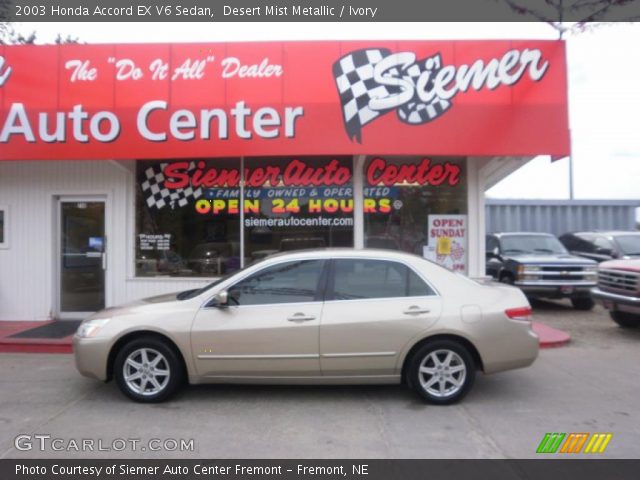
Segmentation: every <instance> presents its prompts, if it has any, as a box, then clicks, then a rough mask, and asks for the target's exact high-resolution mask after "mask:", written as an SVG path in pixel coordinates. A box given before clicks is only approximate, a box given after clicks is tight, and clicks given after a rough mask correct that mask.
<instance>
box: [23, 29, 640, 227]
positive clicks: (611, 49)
mask: <svg viewBox="0 0 640 480" xmlns="http://www.w3.org/2000/svg"><path fill="white" fill-rule="evenodd" d="M15 26H16V28H17V29H18V30H19V31H23V32H29V31H33V30H35V31H36V32H37V35H38V40H39V41H42V42H45V41H52V40H53V39H54V38H55V36H56V34H57V33H62V34H63V35H66V34H70V35H73V36H77V37H79V38H80V40H81V41H83V42H86V43H118V42H133V43H138V42H196V41H197V42H202V41H205V42H206V41H211V42H219V41H229V42H235V41H260V40H271V41H273V40H370V39H378V38H380V39H390V40H437V39H522V38H525V39H527V38H528V39H555V38H557V33H556V31H555V30H554V29H552V28H551V27H550V26H549V25H547V24H544V23H526V22H518V23H426V22H415V23H309V22H305V23H295V22H287V23H271V22H270V23H267V22H265V23H80V22H78V23H62V22H59V23H35V22H34V23H27V24H15ZM638 46H640V23H634V24H630V23H620V24H615V25H603V26H599V27H597V28H594V29H592V30H590V31H587V32H583V33H580V34H572V35H569V36H568V37H567V56H568V59H567V62H568V71H569V117H570V119H569V124H570V128H571V138H572V152H573V155H572V158H573V171H574V174H573V180H574V194H575V198H577V199H634V200H635V199H637V200H639V201H640V48H639V47H638ZM487 196H488V197H492V198H519V199H535V198H545V199H567V198H569V159H563V160H559V161H556V162H551V161H550V160H549V158H548V157H546V156H543V157H538V158H536V159H534V160H532V161H531V162H529V163H528V164H527V165H525V166H524V167H522V168H520V169H519V170H518V171H516V172H515V173H513V174H512V175H510V176H509V177H507V178H506V179H504V180H502V181H501V182H500V183H498V184H497V185H495V186H494V187H493V188H491V189H490V190H489V191H487ZM638 212H639V215H640V209H639V210H638Z"/></svg>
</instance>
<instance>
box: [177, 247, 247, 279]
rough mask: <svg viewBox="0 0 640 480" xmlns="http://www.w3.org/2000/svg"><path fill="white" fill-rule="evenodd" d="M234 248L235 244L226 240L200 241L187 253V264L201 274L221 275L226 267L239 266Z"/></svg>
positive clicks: (232, 268) (238, 259) (235, 268)
mask: <svg viewBox="0 0 640 480" xmlns="http://www.w3.org/2000/svg"><path fill="white" fill-rule="evenodd" d="M236 250H237V248H236V246H235V245H234V244H233V243H228V242H215V243H214V242H209V243H200V244H198V245H196V247H195V248H194V249H193V251H192V252H191V254H190V255H189V259H188V260H187V266H188V267H189V268H190V269H192V270H193V271H194V272H196V273H199V274H202V275H210V276H217V275H222V274H224V273H226V272H227V269H229V270H237V269H238V268H239V267H240V258H239V257H238V256H237V255H235V254H234V253H235V251H236Z"/></svg>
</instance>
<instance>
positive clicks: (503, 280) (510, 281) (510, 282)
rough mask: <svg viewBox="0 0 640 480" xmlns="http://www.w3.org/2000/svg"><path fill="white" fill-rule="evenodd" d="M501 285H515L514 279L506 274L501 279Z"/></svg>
mask: <svg viewBox="0 0 640 480" xmlns="http://www.w3.org/2000/svg"><path fill="white" fill-rule="evenodd" d="M500 283H506V284H507V285H513V277H512V276H511V275H509V274H504V275H502V276H501V277H500Z"/></svg>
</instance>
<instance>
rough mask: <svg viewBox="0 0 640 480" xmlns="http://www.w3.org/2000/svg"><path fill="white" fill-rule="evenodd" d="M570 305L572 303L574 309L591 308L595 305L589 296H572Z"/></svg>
mask: <svg viewBox="0 0 640 480" xmlns="http://www.w3.org/2000/svg"><path fill="white" fill-rule="evenodd" d="M571 305H573V308H575V309H576V310H585V311H587V310H592V309H593V307H594V306H595V303H594V301H593V300H592V299H590V298H584V297H583V298H572V299H571Z"/></svg>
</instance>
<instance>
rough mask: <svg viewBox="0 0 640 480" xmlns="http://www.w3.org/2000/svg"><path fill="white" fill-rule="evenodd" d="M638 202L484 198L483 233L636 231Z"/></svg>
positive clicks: (639, 205)
mask: <svg viewBox="0 0 640 480" xmlns="http://www.w3.org/2000/svg"><path fill="white" fill-rule="evenodd" d="M639 207H640V200H497V199H486V202H485V209H486V210H485V217H486V220H485V221H486V231H487V233H492V232H546V233H553V234H554V235H562V234H563V233H567V232H577V231H584V230H635V229H636V209H637V208H639Z"/></svg>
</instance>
